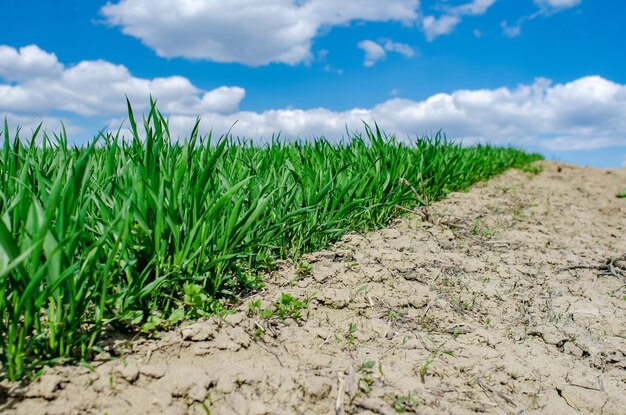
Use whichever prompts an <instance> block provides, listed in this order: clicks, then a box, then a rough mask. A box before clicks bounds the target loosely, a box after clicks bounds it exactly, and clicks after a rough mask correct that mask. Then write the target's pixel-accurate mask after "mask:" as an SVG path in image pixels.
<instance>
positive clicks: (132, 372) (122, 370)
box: [116, 364, 139, 383]
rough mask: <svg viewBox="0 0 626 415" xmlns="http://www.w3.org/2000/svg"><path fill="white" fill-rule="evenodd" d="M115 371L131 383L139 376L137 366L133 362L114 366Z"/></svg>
mask: <svg viewBox="0 0 626 415" xmlns="http://www.w3.org/2000/svg"><path fill="white" fill-rule="evenodd" d="M116 371H117V373H118V374H119V375H120V376H121V377H123V378H124V379H126V381H128V382H129V383H133V382H134V381H136V380H137V378H138V377H139V368H138V367H137V365H134V364H127V365H121V366H118V367H117V368H116Z"/></svg>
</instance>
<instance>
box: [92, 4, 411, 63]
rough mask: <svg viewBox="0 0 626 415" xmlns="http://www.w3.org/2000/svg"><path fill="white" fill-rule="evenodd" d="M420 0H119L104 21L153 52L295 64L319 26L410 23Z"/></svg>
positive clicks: (305, 55)
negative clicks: (373, 22)
mask: <svg viewBox="0 0 626 415" xmlns="http://www.w3.org/2000/svg"><path fill="white" fill-rule="evenodd" d="M418 12H419V0H351V1H339V2H338V1H335V0H308V1H294V0H230V1H217V0H120V1H119V2H117V3H108V4H107V5H105V6H104V7H103V8H102V9H101V13H102V15H103V16H104V17H105V18H106V20H107V22H108V23H109V24H111V25H114V26H119V27H120V28H121V30H122V32H123V33H125V34H127V35H130V36H133V37H136V38H138V39H140V40H141V41H142V42H143V43H144V44H145V45H147V46H149V47H150V48H152V49H154V50H155V51H156V53H157V54H158V55H159V56H163V57H185V58H191V59H205V60H211V61H215V62H239V63H243V64H246V65H251V66H259V65H266V64H269V63H272V62H280V63H286V64H289V65H296V64H299V63H302V62H309V61H310V60H311V59H312V58H313V55H312V52H311V45H312V42H313V39H314V38H315V37H316V36H317V35H318V33H319V31H320V29H322V28H328V27H332V26H337V25H344V24H348V23H350V22H352V21H355V20H361V21H375V22H383V21H401V22H404V23H411V22H414V21H416V20H417V18H418V16H419V13H418Z"/></svg>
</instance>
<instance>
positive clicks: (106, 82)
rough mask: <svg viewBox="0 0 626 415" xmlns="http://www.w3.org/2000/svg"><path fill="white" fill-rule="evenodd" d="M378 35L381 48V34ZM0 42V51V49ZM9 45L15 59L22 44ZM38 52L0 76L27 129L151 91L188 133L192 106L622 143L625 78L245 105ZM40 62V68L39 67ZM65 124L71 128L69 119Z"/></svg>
mask: <svg viewBox="0 0 626 415" xmlns="http://www.w3.org/2000/svg"><path fill="white" fill-rule="evenodd" d="M381 43H382V45H381V44H379V46H380V47H381V48H383V50H384V49H385V47H384V45H385V42H384V41H382V42H381ZM390 44H393V42H391V43H390ZM2 50H4V51H5V53H6V50H7V49H5V48H3V49H2ZM30 50H31V51H32V50H34V49H32V48H31V49H30ZM9 53H12V54H14V56H17V59H18V60H20V59H22V58H21V55H22V53H23V52H22V51H21V50H19V51H16V50H12V51H9ZM37 54H38V55H40V58H38V59H39V61H40V62H41V65H40V66H37V65H31V66H30V68H31V71H30V74H31V75H29V76H28V78H27V79H24V80H19V81H13V82H12V83H4V84H3V83H0V116H2V117H4V116H8V118H9V121H10V122H11V124H12V125H16V123H17V124H20V125H22V126H23V127H26V128H29V127H30V128H34V127H35V126H36V125H37V124H38V122H39V121H45V123H46V125H47V127H48V128H49V129H53V130H55V131H56V130H58V125H59V124H58V121H54V119H55V117H54V115H52V114H54V113H56V112H63V114H64V115H68V116H71V117H72V120H74V121H77V122H76V124H79V123H78V121H80V120H82V121H88V120H92V119H94V118H96V119H99V120H101V119H102V118H103V117H107V118H110V119H111V120H113V121H114V122H113V123H112V124H110V125H111V128H116V127H117V126H118V125H119V124H120V122H121V119H122V118H123V117H124V116H125V111H126V108H125V100H124V93H126V94H128V96H129V97H130V98H131V100H132V101H133V102H135V103H136V104H142V103H145V102H147V100H148V97H149V95H150V94H152V95H153V96H154V97H155V98H157V100H158V102H159V108H160V110H161V111H162V112H163V113H164V114H165V115H166V116H168V117H169V118H170V121H171V125H170V128H171V131H172V134H173V136H174V137H178V136H180V137H185V136H186V135H187V134H189V130H190V129H191V127H192V125H193V123H194V121H195V119H196V116H198V115H199V116H200V117H201V119H202V124H201V127H202V128H203V131H204V132H207V131H208V130H212V131H214V132H215V133H216V134H221V133H225V132H226V131H228V130H229V129H230V128H231V127H232V126H233V124H234V127H233V129H232V133H233V134H234V135H237V136H241V137H248V138H251V139H261V138H263V137H265V138H268V137H271V136H272V134H274V133H278V132H281V133H282V135H283V136H286V137H295V138H298V137H299V138H309V137H316V136H320V135H323V136H325V137H327V138H329V139H331V140H336V139H340V138H341V137H342V136H343V135H344V134H345V129H346V126H348V128H349V129H351V130H353V129H360V128H362V121H365V122H368V123H373V122H377V123H378V125H380V126H381V128H383V129H384V130H385V131H387V132H389V133H395V134H396V135H397V136H398V138H400V139H406V137H409V136H411V137H415V135H422V134H429V133H432V132H434V131H438V130H440V129H443V130H444V131H445V132H446V133H447V135H448V137H450V138H453V139H456V140H462V141H464V142H466V143H471V142H475V141H485V140H487V141H490V142H492V143H495V144H509V143H512V144H518V145H528V146H530V145H532V146H540V147H543V148H546V149H550V150H564V149H567V150H574V149H581V150H582V149H594V148H602V147H609V146H618V145H626V118H624V114H625V113H626V85H624V84H618V83H615V82H612V81H610V80H607V79H604V78H602V77H599V76H588V77H584V78H580V79H576V80H573V81H571V82H567V83H559V84H553V83H552V82H551V81H549V80H547V79H537V80H536V81H535V82H533V83H531V84H528V85H519V86H517V87H516V88H507V87H503V88H497V89H478V90H458V91H455V92H452V93H441V94H436V95H433V96H431V97H428V98H426V99H424V100H411V99H401V98H397V97H394V98H392V99H389V100H387V101H385V102H382V103H380V104H378V105H376V106H373V107H371V108H353V109H347V110H345V111H333V110H330V109H327V108H314V109H308V110H304V109H273V110H269V111H263V112H254V111H240V110H239V104H240V102H241V101H242V100H243V98H244V96H245V91H244V90H243V89H242V88H238V87H226V86H225V87H219V88H216V89H213V90H210V91H204V90H201V89H199V88H197V87H195V86H194V85H193V84H192V83H191V82H190V81H189V80H188V79H186V78H183V77H176V76H174V77H168V78H154V79H142V78H137V77H134V76H132V74H130V73H129V71H128V69H127V68H125V67H124V66H121V65H114V64H112V63H109V62H105V61H84V62H80V63H78V64H77V65H74V66H69V67H63V66H61V67H59V66H58V65H55V64H53V65H50V62H56V61H53V60H52V57H53V55H52V54H47V55H45V54H46V52H45V51H41V50H40V49H39V50H38V51H37ZM44 55H45V56H44ZM57 63H58V62H57ZM42 68H48V70H47V72H46V71H45V70H43V69H42ZM59 68H60V69H59ZM2 77H3V79H17V78H16V77H15V76H14V74H13V72H8V75H7V74H6V73H4V72H3V75H2ZM139 110H140V109H139V108H137V111H139ZM98 122H100V121H98ZM235 123H236V124H235ZM72 131H79V130H78V129H77V127H73V126H71V129H70V132H72ZM93 132H94V133H95V131H93Z"/></svg>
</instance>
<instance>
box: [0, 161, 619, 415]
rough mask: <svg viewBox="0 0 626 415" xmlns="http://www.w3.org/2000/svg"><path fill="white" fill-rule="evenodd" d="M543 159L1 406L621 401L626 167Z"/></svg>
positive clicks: (535, 408)
mask: <svg viewBox="0 0 626 415" xmlns="http://www.w3.org/2000/svg"><path fill="white" fill-rule="evenodd" d="M542 166H543V167H544V171H543V172H542V173H540V174H539V175H536V176H535V175H531V174H529V173H523V172H520V171H509V172H507V173H505V174H504V175H502V176H500V177H498V178H496V179H494V180H492V181H490V182H488V183H482V184H479V185H477V186H475V187H474V188H473V189H472V190H471V191H470V192H469V193H456V194H452V195H451V197H450V198H449V199H447V200H445V201H442V202H439V203H436V204H435V205H433V206H432V207H431V209H430V213H431V215H432V223H428V222H424V221H422V220H420V219H419V216H413V217H412V218H408V219H401V220H398V221H396V222H395V223H393V224H392V225H391V226H390V227H389V228H386V229H383V230H380V231H377V232H372V233H370V234H367V235H364V236H359V235H348V236H346V237H345V238H344V239H343V241H342V242H341V243H338V244H337V245H336V246H334V247H332V248H331V249H329V250H328V251H325V252H320V253H316V254H312V255H309V256H308V257H307V261H308V262H309V263H310V265H311V268H312V271H311V273H307V272H306V271H307V270H306V269H304V268H306V267H304V268H303V267H300V268H301V269H300V272H298V270H297V269H296V267H294V266H290V265H289V264H283V265H282V266H281V269H280V270H279V271H278V272H276V273H275V274H273V275H272V276H271V278H270V281H271V282H270V283H269V284H268V285H269V286H268V289H267V290H265V291H264V292H262V293H260V294H259V295H257V296H255V297H254V298H251V299H249V300H248V301H247V302H246V303H245V304H243V305H242V306H241V307H240V312H238V313H236V314H234V315H231V316H228V317H226V318H224V319H222V320H219V319H213V320H209V321H202V322H198V323H194V324H193V325H191V326H188V327H185V328H183V329H180V330H177V331H173V332H168V333H163V334H161V335H160V336H159V338H158V339H140V340H136V341H134V342H131V343H128V342H121V341H120V342H117V343H116V344H115V347H112V348H111V350H115V351H116V352H117V353H120V354H121V356H122V357H121V358H116V359H114V360H109V361H101V362H99V363H96V366H97V367H96V369H95V371H90V370H87V369H84V368H75V367H71V368H68V367H65V368H63V367H60V368H54V369H50V370H48V371H47V373H46V374H45V375H44V376H43V377H41V378H40V379H39V380H38V381H37V382H35V383H33V384H32V385H31V386H29V387H26V388H19V387H12V388H10V389H6V388H5V389H4V392H1V393H2V395H1V396H0V412H2V413H3V414H104V413H107V414H110V415H113V414H125V415H130V414H146V413H149V414H187V413H189V414H206V413H211V414H316V413H319V414H329V413H336V414H342V413H345V414H352V413H360V414H393V413H396V412H397V411H398V412H401V411H405V413H412V412H415V413H420V414H447V413H453V414H464V413H474V412H486V413H494V414H513V413H514V414H518V413H524V414H532V413H545V414H568V413H584V414H586V413H597V414H624V413H625V411H626V409H625V408H626V277H625V276H624V275H623V273H622V272H623V271H621V270H624V269H625V268H626V261H621V262H620V261H613V262H612V263H609V264H607V260H610V259H615V258H617V257H619V256H620V255H624V254H626V199H617V198H616V197H615V194H616V193H617V192H618V191H620V190H622V189H623V188H624V187H626V170H613V171H607V170H596V169H588V168H580V167H573V166H569V165H563V164H556V163H547V162H545V163H542ZM624 259H626V258H624ZM578 266H581V267H578ZM582 266H587V267H582ZM575 267H577V268H575ZM620 268H621V270H620ZM282 293H289V294H291V295H293V296H294V297H296V298H300V299H304V298H310V297H313V298H312V299H311V300H310V301H309V303H308V308H307V309H306V310H303V311H302V318H301V319H299V320H298V321H297V322H296V321H294V320H292V319H289V318H287V319H286V320H285V321H284V322H281V321H280V320H279V319H278V318H277V317H276V316H274V317H270V318H262V316H261V315H260V314H258V313H257V314H255V313H249V312H248V310H249V304H250V303H251V301H254V300H259V299H260V300H262V305H261V308H267V307H269V306H270V304H271V303H272V302H273V301H275V300H276V299H277V298H278V297H279V296H280V295H281V294H282ZM5 386H6V385H5Z"/></svg>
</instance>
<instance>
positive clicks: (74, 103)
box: [0, 45, 245, 116]
mask: <svg viewBox="0 0 626 415" xmlns="http://www.w3.org/2000/svg"><path fill="white" fill-rule="evenodd" d="M0 54H4V56H12V57H13V61H12V62H8V63H5V61H4V60H2V59H0V62H2V63H0V71H1V72H0V75H1V76H2V78H4V79H6V80H9V81H16V82H14V83H13V84H1V83H0V112H12V113H15V114H33V115H34V114H40V115H41V114H47V113H49V112H50V111H65V112H70V113H74V114H78V115H83V116H104V115H113V114H118V113H120V112H124V111H125V105H126V104H125V95H127V96H128V97H129V98H130V99H131V101H133V102H137V103H142V104H143V103H145V102H147V100H148V97H149V96H150V95H153V96H154V97H158V99H159V103H160V106H161V108H162V110H163V111H166V112H172V113H177V114H198V113H205V112H213V113H221V114H224V113H232V112H235V111H237V109H238V108H239V103H240V101H241V100H242V99H243V97H244V95H245V91H244V89H242V88H239V87H226V86H224V87H220V88H217V89H214V90H212V91H202V90H200V89H198V88H197V87H195V86H194V85H193V84H192V83H191V82H190V81H189V80H188V79H187V78H184V77H181V76H170V77H167V78H153V79H143V78H137V77H134V76H132V75H131V73H130V72H129V71H128V69H127V68H126V67H125V66H123V65H115V64H113V63H110V62H106V61H103V60H97V61H82V62H80V63H78V64H77V65H74V66H70V67H67V68H66V67H64V66H63V65H62V64H60V63H59V62H58V61H57V60H56V56H55V55H54V54H51V53H48V52H45V51H43V50H41V49H40V48H39V47H37V46H34V45H31V46H27V47H24V48H21V49H19V50H16V49H14V48H11V47H8V46H0ZM23 68H25V69H24V72H22V70H23Z"/></svg>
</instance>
